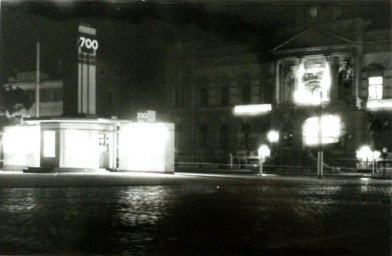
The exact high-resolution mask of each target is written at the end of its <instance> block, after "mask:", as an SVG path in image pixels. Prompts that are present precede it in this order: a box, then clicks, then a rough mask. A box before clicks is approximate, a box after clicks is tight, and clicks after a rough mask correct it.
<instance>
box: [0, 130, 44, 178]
mask: <svg viewBox="0 0 392 256" xmlns="http://www.w3.org/2000/svg"><path fill="white" fill-rule="evenodd" d="M40 138H41V136H40V126H39V125H28V126H9V127H5V128H4V134H3V150H4V169H7V165H10V166H21V167H22V168H21V169H20V170H22V169H23V167H26V166H31V167H38V166H39V163H40Z"/></svg>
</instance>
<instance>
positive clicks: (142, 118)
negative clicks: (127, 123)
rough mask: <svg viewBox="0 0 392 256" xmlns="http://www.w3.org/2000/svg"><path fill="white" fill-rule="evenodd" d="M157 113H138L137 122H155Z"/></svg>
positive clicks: (151, 111) (149, 111)
mask: <svg viewBox="0 0 392 256" xmlns="http://www.w3.org/2000/svg"><path fill="white" fill-rule="evenodd" d="M155 116H156V112H155V111H153V110H147V111H145V112H137V121H138V122H149V123H153V122H155Z"/></svg>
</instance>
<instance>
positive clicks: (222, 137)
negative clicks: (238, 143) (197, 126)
mask: <svg viewBox="0 0 392 256" xmlns="http://www.w3.org/2000/svg"><path fill="white" fill-rule="evenodd" d="M219 148H221V149H225V150H227V149H229V126H228V125H227V124H221V126H220V128H219Z"/></svg>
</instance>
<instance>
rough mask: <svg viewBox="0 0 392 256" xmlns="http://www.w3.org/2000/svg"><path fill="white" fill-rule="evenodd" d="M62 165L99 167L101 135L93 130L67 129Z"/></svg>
mask: <svg viewBox="0 0 392 256" xmlns="http://www.w3.org/2000/svg"><path fill="white" fill-rule="evenodd" d="M63 141H64V143H63V149H62V150H63V157H62V159H61V167H68V168H92V169H98V168H99V135H98V133H97V132H95V131H91V130H65V131H64V136H63Z"/></svg>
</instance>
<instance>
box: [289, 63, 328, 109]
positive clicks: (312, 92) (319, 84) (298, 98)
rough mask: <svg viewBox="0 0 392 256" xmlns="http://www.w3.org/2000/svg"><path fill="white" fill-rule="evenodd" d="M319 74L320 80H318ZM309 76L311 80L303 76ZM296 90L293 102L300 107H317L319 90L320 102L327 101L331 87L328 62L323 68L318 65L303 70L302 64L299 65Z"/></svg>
mask: <svg viewBox="0 0 392 256" xmlns="http://www.w3.org/2000/svg"><path fill="white" fill-rule="evenodd" d="M320 73H322V75H321V79H320ZM306 75H310V77H311V78H307V79H308V80H307V81H305V78H304V77H305V76H306ZM296 82H297V84H296V90H295V92H294V101H295V102H296V103H297V104H300V105H319V104H320V90H322V101H324V102H325V101H329V89H330V87H331V72H330V67H329V63H328V61H326V62H325V67H321V66H319V65H314V66H311V67H309V68H307V69H305V65H304V62H301V64H299V66H298V69H297V72H296Z"/></svg>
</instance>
